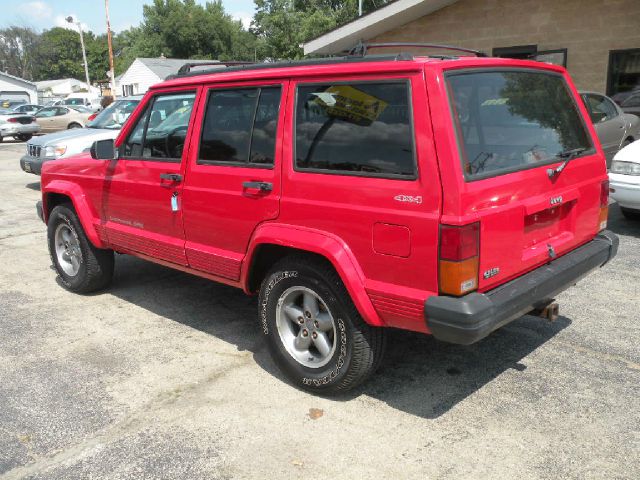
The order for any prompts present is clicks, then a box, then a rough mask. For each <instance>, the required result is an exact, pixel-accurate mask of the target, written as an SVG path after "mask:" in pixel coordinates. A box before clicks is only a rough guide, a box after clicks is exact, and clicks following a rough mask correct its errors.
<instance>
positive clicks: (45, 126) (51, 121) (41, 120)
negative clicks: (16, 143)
mask: <svg viewBox="0 0 640 480" xmlns="http://www.w3.org/2000/svg"><path fill="white" fill-rule="evenodd" d="M66 110H67V109H66V108H60V107H45V108H43V109H42V110H40V111H39V112H38V113H37V114H36V115H35V117H36V121H37V122H38V124H39V125H40V133H51V132H55V131H57V130H58V129H57V128H56V124H57V123H56V120H57V119H59V117H60V116H62V115H64V114H65V113H66Z"/></svg>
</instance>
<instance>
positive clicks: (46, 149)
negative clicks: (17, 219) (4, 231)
mask: <svg viewBox="0 0 640 480" xmlns="http://www.w3.org/2000/svg"><path fill="white" fill-rule="evenodd" d="M141 99H142V95H139V96H135V97H127V98H126V99H122V100H116V101H115V102H114V103H112V104H111V105H109V106H108V107H107V108H105V109H104V110H102V111H101V112H100V113H98V114H97V115H96V116H95V118H94V119H93V120H92V121H90V122H88V123H87V127H86V128H82V129H80V128H75V129H71V130H63V131H61V132H57V133H51V134H49V135H43V136H41V137H35V138H33V139H32V140H31V141H30V142H29V143H27V151H26V153H25V155H24V156H23V157H22V158H21V159H20V167H21V168H22V170H24V171H25V172H27V173H33V174H35V175H40V170H41V169H42V164H43V163H45V162H48V161H51V160H56V159H59V158H66V157H69V156H71V155H75V154H77V153H81V152H83V151H85V150H87V149H89V147H91V144H92V143H93V142H95V141H96V140H104V139H108V138H116V136H117V135H118V133H119V132H120V129H121V128H122V125H124V122H125V121H126V120H127V118H129V115H131V112H133V111H134V110H135V108H136V107H137V106H138V103H140V100H141ZM76 108H78V107H76Z"/></svg>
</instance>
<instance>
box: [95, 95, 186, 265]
mask: <svg viewBox="0 0 640 480" xmlns="http://www.w3.org/2000/svg"><path fill="white" fill-rule="evenodd" d="M195 98H196V91H194V90H178V91H171V92H162V93H157V94H156V95H154V96H153V97H152V98H150V99H149V101H148V102H147V107H146V108H145V109H144V110H143V111H142V112H141V113H140V115H139V117H138V118H137V120H135V122H134V124H133V126H132V128H130V129H129V132H128V135H127V137H126V139H125V140H124V141H121V142H120V145H119V152H120V154H119V158H118V159H117V160H114V161H113V162H111V164H110V165H109V167H108V168H107V174H106V180H105V201H104V202H103V209H104V211H103V219H104V221H105V224H104V226H105V230H106V233H107V237H108V240H109V243H110V244H111V245H113V246H114V248H115V249H116V250H117V249H118V247H120V248H121V249H123V250H126V251H130V252H133V253H141V254H144V255H148V256H150V257H153V258H156V259H160V260H165V261H168V262H172V263H176V264H180V265H186V264H187V262H186V257H185V253H184V229H183V219H182V199H181V193H182V180H183V174H184V172H183V166H182V158H183V156H184V155H185V154H186V148H185V146H186V145H188V142H187V138H188V132H189V129H190V124H191V120H190V119H191V116H192V111H193V105H194V103H195Z"/></svg>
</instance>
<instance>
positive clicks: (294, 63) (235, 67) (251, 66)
mask: <svg viewBox="0 0 640 480" xmlns="http://www.w3.org/2000/svg"><path fill="white" fill-rule="evenodd" d="M403 60H405V61H406V60H413V55H411V54H407V53H401V54H393V55H388V54H387V55H385V54H382V55H377V54H373V55H367V56H366V57H365V56H362V55H348V56H340V57H327V58H307V59H303V60H283V61H278V62H262V63H261V62H258V63H253V62H203V63H194V64H185V65H193V66H198V65H199V66H203V65H204V66H208V65H211V66H224V67H226V68H208V69H203V70H194V71H191V68H190V67H185V66H183V67H180V70H178V72H177V73H173V74H171V75H168V76H167V77H166V78H165V80H173V79H176V78H183V77H195V76H199V75H210V74H214V73H228V72H235V71H240V70H263V69H270V68H283V67H302V66H312V65H330V64H337V63H343V62H344V63H361V62H376V61H403Z"/></svg>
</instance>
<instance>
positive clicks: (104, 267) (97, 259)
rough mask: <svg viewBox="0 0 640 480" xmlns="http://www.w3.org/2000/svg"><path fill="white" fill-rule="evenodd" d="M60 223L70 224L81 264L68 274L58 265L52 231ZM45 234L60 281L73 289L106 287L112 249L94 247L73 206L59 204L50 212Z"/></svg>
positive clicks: (111, 267) (109, 278)
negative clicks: (74, 271)
mask: <svg viewBox="0 0 640 480" xmlns="http://www.w3.org/2000/svg"><path fill="white" fill-rule="evenodd" d="M60 225H65V226H67V227H68V228H69V230H70V231H71V233H72V234H73V236H74V237H75V239H76V240H77V244H78V245H79V250H80V265H79V269H78V271H77V273H75V274H69V273H67V272H65V270H64V268H63V267H62V266H61V264H60V261H59V259H58V255H57V253H56V246H55V234H56V230H57V229H58V228H59V226H60ZM47 237H48V244H49V254H50V255H51V261H52V262H53V266H54V267H55V269H56V272H57V273H58V278H59V279H60V282H61V283H62V285H63V286H64V287H65V288H66V289H67V290H70V291H72V292H75V293H89V292H93V291H95V290H99V289H102V288H104V287H106V286H107V285H108V284H109V283H110V282H111V279H112V277H113V267H114V258H113V250H103V249H100V248H96V247H94V246H93V244H92V243H91V242H90V241H89V239H88V238H87V236H86V235H85V233H84V229H83V228H82V225H81V224H80V220H79V219H78V216H77V215H76V212H75V210H74V209H73V206H71V205H70V204H63V205H58V206H57V207H55V208H54V209H53V210H52V211H51V214H50V215H49V221H48V224H47Z"/></svg>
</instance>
